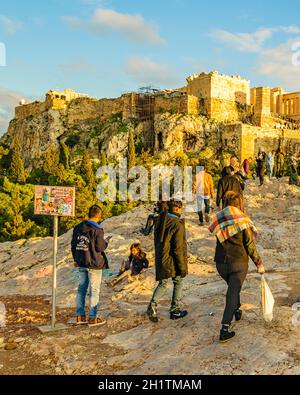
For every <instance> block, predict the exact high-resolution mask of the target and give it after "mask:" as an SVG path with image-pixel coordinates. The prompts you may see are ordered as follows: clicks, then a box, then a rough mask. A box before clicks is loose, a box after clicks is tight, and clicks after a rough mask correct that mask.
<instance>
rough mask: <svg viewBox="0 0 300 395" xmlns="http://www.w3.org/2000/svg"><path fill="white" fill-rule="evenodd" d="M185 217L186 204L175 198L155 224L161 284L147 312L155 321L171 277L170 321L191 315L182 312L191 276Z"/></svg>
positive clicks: (156, 255) (155, 240)
mask: <svg viewBox="0 0 300 395" xmlns="http://www.w3.org/2000/svg"><path fill="white" fill-rule="evenodd" d="M181 214H182V202H181V201H178V200H174V199H173V200H171V201H170V202H168V212H166V211H164V212H162V213H161V214H160V215H159V217H158V221H157V223H156V225H155V230H154V245H155V269H156V280H157V281H158V282H159V283H158V286H157V287H156V289H155V291H154V293H153V296H152V299H151V301H150V304H149V306H148V309H147V315H148V317H149V319H150V320H151V321H152V322H158V321H159V318H158V314H157V305H158V302H159V300H160V299H161V298H162V297H163V296H164V295H165V293H166V291H167V285H168V279H170V278H171V279H172V281H173V285H174V288H173V296H172V303H171V309H170V318H171V319H172V320H177V319H180V318H183V317H185V316H186V315H187V314H188V312H187V311H186V310H181V309H180V302H181V299H182V287H183V279H184V278H185V277H186V275H187V273H188V266H187V242H186V234H185V222H184V220H183V219H182V218H181Z"/></svg>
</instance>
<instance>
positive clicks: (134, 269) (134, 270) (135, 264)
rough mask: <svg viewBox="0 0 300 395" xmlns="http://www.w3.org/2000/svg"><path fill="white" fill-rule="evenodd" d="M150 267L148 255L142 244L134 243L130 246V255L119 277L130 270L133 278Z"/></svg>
mask: <svg viewBox="0 0 300 395" xmlns="http://www.w3.org/2000/svg"><path fill="white" fill-rule="evenodd" d="M148 267H149V261H148V259H147V255H146V253H145V252H144V251H143V250H142V245H141V243H133V244H132V245H131V246H130V255H129V257H128V259H126V260H125V261H123V263H122V265H121V268H120V271H119V276H120V275H121V274H123V273H124V272H125V271H127V270H130V271H131V275H132V276H136V275H138V274H141V273H143V272H144V271H145V269H147V268H148Z"/></svg>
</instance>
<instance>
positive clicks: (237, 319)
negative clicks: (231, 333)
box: [234, 309, 243, 322]
mask: <svg viewBox="0 0 300 395" xmlns="http://www.w3.org/2000/svg"><path fill="white" fill-rule="evenodd" d="M242 315H243V312H242V310H240V309H238V310H237V311H236V312H235V313H234V317H235V320H236V321H237V322H239V321H241V319H242Z"/></svg>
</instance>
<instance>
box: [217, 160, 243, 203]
mask: <svg viewBox="0 0 300 395" xmlns="http://www.w3.org/2000/svg"><path fill="white" fill-rule="evenodd" d="M221 175H222V178H221V179H220V180H219V182H218V187H217V200H216V204H217V207H218V208H219V210H221V204H222V208H224V202H225V195H226V192H228V191H233V192H236V193H238V194H240V195H241V196H243V189H242V187H241V183H240V181H239V180H238V178H237V177H236V176H235V175H234V169H233V168H232V167H231V166H226V167H224V169H223V170H222V173H221ZM242 209H243V208H242Z"/></svg>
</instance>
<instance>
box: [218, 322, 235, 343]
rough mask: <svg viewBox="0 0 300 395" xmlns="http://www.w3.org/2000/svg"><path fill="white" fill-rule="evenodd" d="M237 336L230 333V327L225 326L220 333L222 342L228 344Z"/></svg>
mask: <svg viewBox="0 0 300 395" xmlns="http://www.w3.org/2000/svg"><path fill="white" fill-rule="evenodd" d="M234 336H235V332H229V325H223V326H222V329H221V331H220V342H221V343H226V342H228V341H229V340H231V339H232V338H233V337H234Z"/></svg>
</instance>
